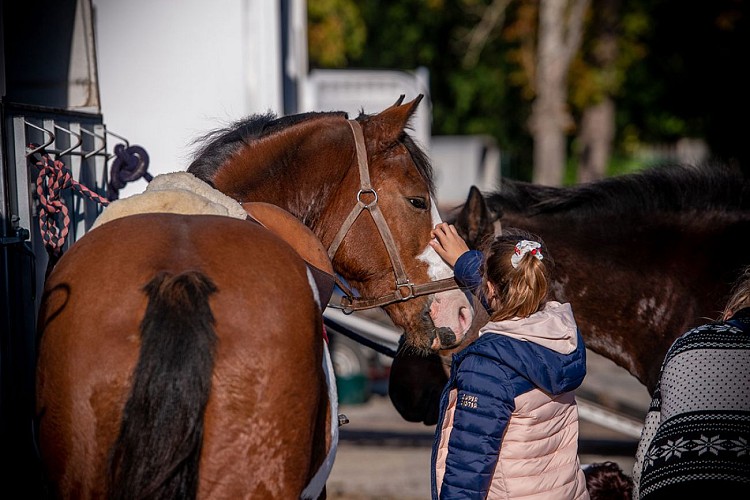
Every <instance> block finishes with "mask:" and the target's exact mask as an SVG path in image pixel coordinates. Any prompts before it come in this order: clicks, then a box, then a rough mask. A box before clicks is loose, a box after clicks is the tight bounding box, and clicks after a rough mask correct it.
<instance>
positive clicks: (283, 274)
mask: <svg viewBox="0 0 750 500" xmlns="http://www.w3.org/2000/svg"><path fill="white" fill-rule="evenodd" d="M103 259H106V262H108V263H109V264H110V265H109V266H108V267H107V269H106V271H107V272H106V276H107V279H106V281H101V279H100V276H101V274H102V273H101V266H100V265H99V263H100V262H101V261H102V260H103ZM160 273H168V274H167V275H162V276H171V277H182V276H187V277H192V278H194V277H196V276H198V277H202V278H205V281H206V283H210V284H212V285H213V286H214V287H215V291H213V292H212V289H211V288H210V287H207V288H206V287H204V288H205V289H204V290H203V292H200V293H199V290H200V287H196V288H195V289H194V291H193V292H191V293H192V294H193V297H192V298H193V299H197V298H200V297H201V296H203V297H204V299H206V300H207V301H208V304H209V305H210V310H211V313H212V315H213V318H214V321H215V324H214V328H213V330H214V332H215V336H216V343H215V355H214V357H213V371H212V376H211V377H210V378H211V382H210V395H209V397H208V402H207V405H206V409H205V418H204V420H203V422H204V424H203V433H202V436H203V440H202V452H201V455H200V479H199V484H198V485H197V490H198V496H199V497H201V498H219V497H221V498H230V497H232V498H234V497H244V496H251V497H258V498H260V497H263V498H291V497H297V496H299V493H300V492H301V490H302V489H303V488H304V487H305V485H306V484H307V482H308V480H309V478H310V477H311V476H312V475H313V474H314V472H315V470H316V468H317V466H318V465H319V464H320V462H321V461H322V460H323V459H324V457H325V451H326V433H325V432H322V431H324V430H325V429H326V419H329V418H330V415H328V404H327V397H326V387H325V381H324V375H323V372H322V350H323V349H322V344H323V340H322V332H321V329H322V316H321V313H320V310H319V308H318V306H317V305H316V304H315V302H314V300H313V295H312V291H311V289H310V285H309V283H308V278H307V274H306V270H305V266H304V263H303V262H302V260H301V259H300V258H299V256H298V255H297V254H296V253H295V252H294V251H293V250H292V249H291V248H290V247H289V246H288V245H287V244H286V243H284V242H282V241H281V240H279V239H278V238H277V237H276V236H274V235H272V234H271V233H269V232H268V231H266V230H265V229H263V228H261V227H259V226H256V225H253V224H250V223H247V222H245V221H240V220H236V219H231V218H226V217H216V216H182V215H173V214H148V215H145V214H144V215H136V216H131V217H126V218H123V219H118V220H115V221H112V222H109V223H107V224H105V225H103V226H101V227H99V228H97V229H95V230H93V231H91V232H90V233H88V234H87V235H86V236H85V237H84V238H82V239H81V240H80V241H79V242H78V243H76V245H74V246H73V248H71V249H70V250H69V251H68V252H67V253H66V254H65V255H64V256H63V258H62V259H61V260H60V262H59V263H58V265H57V267H56V268H55V270H54V272H53V273H52V274H51V275H50V277H49V279H48V281H47V283H46V289H45V298H44V299H43V301H42V302H43V303H42V308H41V310H40V321H39V324H40V333H41V335H42V337H41V344H40V356H39V360H38V389H37V404H38V411H39V414H40V434H39V436H40V437H39V441H40V448H41V453H42V458H43V461H44V464H45V467H46V469H47V472H48V475H49V478H50V480H51V482H52V484H54V485H55V488H56V490H57V493H58V494H59V495H60V496H63V497H77V498H91V497H100V496H103V493H104V492H105V489H106V486H105V485H106V479H105V478H106V474H107V460H108V457H109V453H110V452H109V449H110V447H111V446H112V444H113V443H115V441H116V440H117V434H118V432H119V430H120V420H121V415H122V411H123V408H124V406H125V403H126V400H127V398H128V395H129V392H130V390H131V377H137V375H134V370H135V367H136V364H137V363H139V355H141V356H142V357H144V356H145V355H142V354H141V353H140V352H139V351H140V347H141V333H140V324H141V321H142V320H143V318H144V314H145V312H146V307H147V302H148V296H147V294H146V292H145V291H144V287H145V286H146V285H147V284H148V283H149V282H151V281H152V280H153V279H154V278H155V277H157V276H159V275H160ZM181 273H186V274H181ZM192 278H191V279H192ZM175 279H177V278H175ZM195 290H198V291H195ZM151 293H152V294H153V291H152V292H151ZM201 293H202V294H203V295H201ZM167 295H168V294H167ZM152 296H153V295H152ZM165 300H166V301H167V302H168V301H169V300H170V297H167V298H166V299H165ZM197 306H199V304H198V305H196V307H197ZM152 312H153V313H154V314H153V316H154V317H153V318H152V320H154V321H156V324H158V319H159V318H162V319H163V318H165V317H168V316H169V311H166V312H161V311H153V310H152ZM173 313H174V312H173ZM182 313H183V315H184V316H185V318H187V319H186V320H189V319H190V318H191V314H195V312H194V311H190V310H185V311H182ZM189 329H190V328H186V329H185V330H189ZM165 330H166V328H165ZM173 333H174V332H173ZM180 333H181V332H180ZM165 335H166V334H165ZM157 337H158V336H157ZM175 337H177V340H178V341H179V337H180V335H176V336H175ZM159 340H160V339H159ZM191 340H192V339H191ZM144 343H145V342H144ZM178 343H179V342H178ZM184 347H185V350H184V351H181V352H180V355H182V356H185V359H183V360H182V361H181V362H180V363H179V366H180V367H182V366H183V365H184V366H190V365H191V363H192V360H191V359H189V358H190V354H191V351H190V347H191V345H187V346H184ZM150 354H151V356H156V357H158V356H161V355H162V354H164V355H165V356H166V353H161V352H159V350H158V349H154V352H151V353H150ZM203 354H205V353H203ZM142 361H143V360H142V359H141V362H142ZM157 365H158V363H157ZM139 366H140V365H139ZM161 376H162V377H167V378H168V377H170V376H172V374H162V375H161ZM154 378H158V377H154ZM204 382H205V381H204ZM199 386H200V384H197V385H196V387H199ZM188 387H191V386H188ZM183 392H184V394H182V395H183V396H185V397H187V398H192V397H194V396H197V395H196V394H193V393H194V392H199V389H197V388H196V390H195V391H192V390H186V391H183ZM167 396H168V394H166V393H164V394H162V395H161V397H160V398H159V399H160V400H161V399H165V400H166V399H168V397H167ZM201 418H203V417H201V416H198V417H197V419H198V422H200V419H201ZM148 424H149V425H146V426H144V428H141V429H139V432H140V434H141V436H139V438H140V437H142V438H143V439H144V440H145V441H146V442H149V441H148V438H147V437H146V434H147V433H149V432H150V431H153V432H154V433H155V435H156V438H155V439H154V441H152V442H155V443H160V444H161V442H166V441H167V440H168V439H167V438H168V436H169V433H170V430H172V431H173V430H174V429H170V428H169V426H168V425H167V426H165V427H164V428H159V427H158V425H159V421H158V420H156V419H155V420H153V421H149V422H148ZM175 425H176V424H175ZM149 427H154V428H153V429H149ZM191 431H192V429H191ZM179 432H181V433H182V434H183V436H182V437H183V441H184V440H186V439H185V432H184V431H179ZM198 435H199V436H200V433H198ZM121 440H122V438H121ZM138 460H139V461H140V462H143V463H146V462H153V463H154V464H155V465H166V463H168V462H169V460H164V461H163V462H166V463H159V462H160V461H159V459H158V458H156V459H146V457H138ZM176 461H179V460H176ZM169 473H170V471H163V470H155V471H150V472H149V471H146V472H142V475H143V477H149V478H150V479H149V480H153V479H155V478H160V477H162V476H163V475H164V474H169ZM195 487H196V486H195V485H193V491H195ZM189 490H190V488H189V487H188V491H189ZM128 493H129V492H124V494H126V495H127V494H128Z"/></svg>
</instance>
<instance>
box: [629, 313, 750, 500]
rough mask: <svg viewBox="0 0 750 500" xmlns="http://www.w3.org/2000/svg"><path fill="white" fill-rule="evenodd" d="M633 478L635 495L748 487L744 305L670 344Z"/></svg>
mask: <svg viewBox="0 0 750 500" xmlns="http://www.w3.org/2000/svg"><path fill="white" fill-rule="evenodd" d="M633 480H634V482H635V490H634V492H633V498H635V499H654V498H687V497H688V496H691V497H694V496H695V495H701V494H711V495H713V496H714V497H715V498H717V499H718V498H722V499H723V498H739V496H735V495H739V494H740V493H742V494H743V496H744V495H745V494H747V492H748V491H750V308H745V309H742V310H740V311H739V312H738V313H737V314H735V315H734V317H733V318H732V319H730V320H729V321H726V322H719V323H711V324H706V325H703V326H699V327H697V328H694V329H692V330H690V331H689V332H687V333H685V334H684V335H683V336H681V337H680V338H678V339H677V340H676V341H675V343H674V344H673V345H672V347H671V348H670V350H669V352H668V353H667V356H666V358H665V360H664V363H663V364H662V368H661V376H660V379H659V385H658V387H657V389H656V391H655V392H654V396H653V400H652V402H651V405H650V407H649V411H648V415H647V417H646V423H645V426H644V429H643V433H642V435H641V441H640V443H639V445H638V451H637V454H636V462H635V466H634V468H633ZM701 498H703V497H701ZM745 498H747V497H745Z"/></svg>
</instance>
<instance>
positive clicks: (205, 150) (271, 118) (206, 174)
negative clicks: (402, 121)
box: [187, 111, 435, 195]
mask: <svg viewBox="0 0 750 500" xmlns="http://www.w3.org/2000/svg"><path fill="white" fill-rule="evenodd" d="M322 116H340V117H343V118H348V115H347V113H346V112H344V111H326V112H316V111H311V112H308V113H299V114H296V115H288V116H282V117H281V118H278V117H277V116H276V115H275V114H274V113H270V112H269V113H266V114H255V115H252V116H249V117H247V118H245V119H242V120H238V121H236V122H234V123H233V124H231V125H229V126H228V127H225V128H220V129H216V130H213V131H211V132H208V133H207V134H205V135H203V136H201V137H199V138H198V139H196V140H195V141H194V144H195V145H197V146H198V147H197V152H196V153H195V159H194V160H193V161H192V162H191V163H190V165H189V166H188V168H187V171H188V172H190V173H191V174H193V175H195V176H196V177H198V178H199V179H202V180H204V181H206V182H208V183H209V184H210V183H211V179H212V178H213V176H214V174H215V173H216V171H217V170H218V169H219V168H220V167H221V165H223V164H224V163H225V162H226V161H227V160H228V159H229V158H230V157H231V156H232V155H233V154H234V153H235V152H236V151H237V150H239V149H240V148H241V147H242V146H245V145H248V144H250V143H251V142H253V141H255V140H257V139H260V138H262V137H267V136H270V135H273V134H274V133H276V132H278V131H281V130H284V129H286V128H288V127H293V126H294V125H296V124H298V123H301V122H304V121H306V120H311V119H315V118H319V117H322ZM367 116H368V115H365V114H364V113H360V115H359V117H358V119H365V118H367ZM399 140H400V142H401V143H402V144H403V145H404V147H406V149H407V151H408V152H409V154H410V155H411V158H412V160H413V161H414V164H415V165H416V167H417V170H418V171H419V173H420V174H421V175H422V177H423V178H424V179H425V182H426V183H427V186H428V188H429V190H430V193H432V194H433V195H434V193H435V185H434V180H433V175H432V165H431V164H430V160H429V158H428V157H427V154H426V153H425V152H424V151H422V149H421V148H420V147H419V146H418V145H417V143H416V142H415V141H414V139H412V137H411V136H410V135H409V134H408V133H406V131H404V132H403V133H402V134H401V136H400V138H399Z"/></svg>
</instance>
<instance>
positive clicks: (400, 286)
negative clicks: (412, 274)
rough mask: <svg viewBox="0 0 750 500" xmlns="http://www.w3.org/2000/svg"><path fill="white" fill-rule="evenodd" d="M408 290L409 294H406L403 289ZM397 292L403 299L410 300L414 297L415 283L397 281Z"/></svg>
mask: <svg viewBox="0 0 750 500" xmlns="http://www.w3.org/2000/svg"><path fill="white" fill-rule="evenodd" d="M404 288H405V289H406V290H407V295H404V294H403V292H402V291H401V290H402V289H404ZM396 294H397V295H399V296H400V298H401V300H409V299H411V298H413V297H414V283H410V282H408V281H407V282H406V283H396Z"/></svg>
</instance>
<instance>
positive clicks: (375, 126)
mask: <svg viewBox="0 0 750 500" xmlns="http://www.w3.org/2000/svg"><path fill="white" fill-rule="evenodd" d="M423 98H424V95H423V94H419V95H418V96H417V97H416V98H415V99H414V100H413V101H411V102H407V103H406V104H401V103H402V102H403V100H404V96H403V95H402V96H401V97H400V98H399V99H398V100H397V101H396V103H395V104H394V105H393V106H391V107H389V108H387V109H385V110H383V111H381V112H380V113H378V114H377V115H374V116H372V117H370V119H368V120H367V123H366V125H365V128H366V130H367V132H366V137H367V140H368V142H370V141H372V143H373V146H374V147H375V148H376V149H377V150H381V149H382V148H384V147H388V146H390V145H391V144H393V143H394V142H396V141H398V140H399V137H400V136H401V133H402V132H403V130H404V128H406V126H407V125H408V123H409V120H410V119H411V117H412V115H413V114H414V112H415V111H416V110H417V106H419V103H420V102H421V101H422V99H423Z"/></svg>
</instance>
